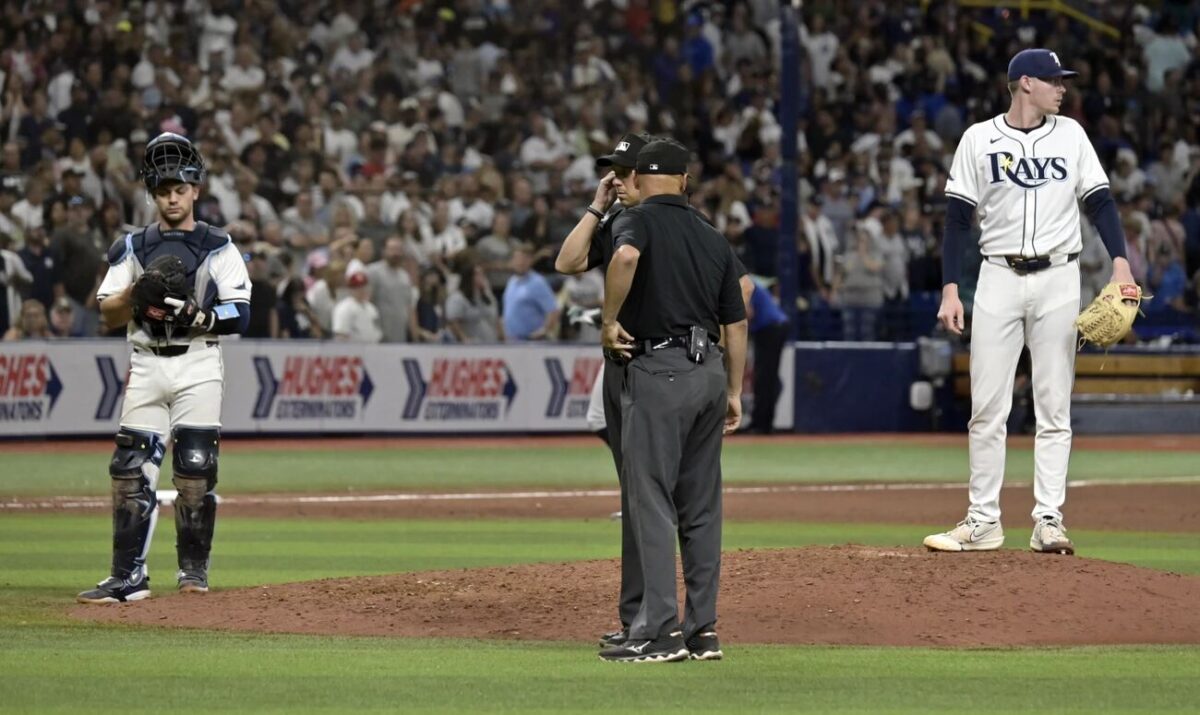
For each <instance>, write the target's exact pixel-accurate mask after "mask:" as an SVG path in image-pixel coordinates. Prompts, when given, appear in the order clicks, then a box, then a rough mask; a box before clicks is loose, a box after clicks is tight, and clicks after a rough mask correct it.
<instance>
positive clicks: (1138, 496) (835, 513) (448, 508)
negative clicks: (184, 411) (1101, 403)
mask: <svg viewBox="0 0 1200 715" xmlns="http://www.w3.org/2000/svg"><path fill="white" fill-rule="evenodd" d="M1002 504H1003V505H1004V509H1005V514H1006V517H1005V520H1006V523H1007V524H1009V525H1010V529H1013V530H1014V533H1020V532H1021V530H1022V529H1024V528H1025V525H1026V521H1027V519H1028V516H1027V515H1028V514H1029V512H1030V510H1031V509H1032V508H1033V490H1032V488H1031V487H1030V486H1028V485H1012V486H1007V487H1005V488H1004V491H1003V497H1002ZM966 507H967V493H966V486H965V485H960V484H929V485H905V484H879V485H863V484H838V485H828V486H821V485H796V486H765V487H758V488H756V487H741V486H737V487H729V488H727V489H726V494H725V517H726V519H728V520H730V521H797V522H817V523H826V524H830V523H846V524H923V525H927V526H930V527H937V528H943V527H945V528H949V527H950V526H951V525H952V524H953V523H954V522H955V521H957V520H958V519H961V518H962V515H963V513H964V512H965V510H966ZM619 508H620V500H619V499H618V497H617V494H616V491H615V490H594V491H590V492H579V491H575V492H553V491H545V492H515V493H513V492H509V493H494V494H489V493H477V494H426V495H422V494H417V493H409V494H375V495H371V494H356V495H346V494H339V495H325V496H322V495H314V494H306V495H282V494H281V495H262V496H236V495H235V496H231V497H228V498H225V499H224V500H223V501H222V504H221V507H220V511H221V514H222V516H247V517H257V516H266V517H285V518H286V517H337V518H354V519H374V518H400V519H411V518H423V519H443V518H444V519H467V518H481V519H487V518H510V519H518V518H561V519H575V518H581V519H597V518H607V516H608V515H609V514H610V513H612V512H613V511H616V510H617V509H619ZM64 509H72V510H77V509H85V510H96V511H102V510H106V509H108V500H107V499H106V498H104V497H92V498H78V497H67V498H56V499H27V500H20V501H18V500H13V499H9V500H0V514H4V513H13V512H16V511H23V512H28V511H60V510H64ZM1066 511H1067V514H1068V525H1069V526H1074V527H1079V528H1086V529H1112V530H1119V531H1159V532H1177V533H1187V532H1200V483H1190V484H1184V483H1180V484H1170V483H1166V484H1138V485H1129V484H1112V485H1101V484H1094V485H1089V486H1086V487H1074V488H1071V489H1069V490H1068V499H1067V507H1066Z"/></svg>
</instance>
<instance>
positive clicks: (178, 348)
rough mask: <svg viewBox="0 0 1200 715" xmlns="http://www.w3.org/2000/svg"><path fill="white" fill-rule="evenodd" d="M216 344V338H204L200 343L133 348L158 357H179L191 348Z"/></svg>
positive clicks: (209, 346)
mask: <svg viewBox="0 0 1200 715" xmlns="http://www.w3.org/2000/svg"><path fill="white" fill-rule="evenodd" d="M216 345H217V341H216V340H205V341H204V342H202V343H188V344H187V345H161V346H158V345H138V346H137V347H135V348H134V350H138V351H140V352H144V353H150V354H151V355H157V356H159V357H179V356H180V355H183V354H184V353H186V352H187V351H189V350H191V349H192V348H195V349H197V350H199V349H201V348H211V347H216Z"/></svg>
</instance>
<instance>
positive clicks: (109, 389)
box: [96, 355, 125, 420]
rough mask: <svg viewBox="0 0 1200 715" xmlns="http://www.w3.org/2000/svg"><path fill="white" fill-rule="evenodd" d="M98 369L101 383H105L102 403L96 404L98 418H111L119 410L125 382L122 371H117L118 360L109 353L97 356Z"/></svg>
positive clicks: (101, 397)
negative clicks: (118, 405) (118, 406)
mask: <svg viewBox="0 0 1200 715" xmlns="http://www.w3.org/2000/svg"><path fill="white" fill-rule="evenodd" d="M96 369H97V370H99V371H100V383H101V384H102V385H103V391H102V392H101V393H100V404H98V405H96V419H97V420H111V419H112V418H113V413H115V412H116V411H117V402H119V401H120V399H121V391H122V390H124V389H125V383H124V382H123V381H122V380H121V373H119V372H117V362H116V361H115V360H113V359H112V357H110V356H108V355H97V356H96Z"/></svg>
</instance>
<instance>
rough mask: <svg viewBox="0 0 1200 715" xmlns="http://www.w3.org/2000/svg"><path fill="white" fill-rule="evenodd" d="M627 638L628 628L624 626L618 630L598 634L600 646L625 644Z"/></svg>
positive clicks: (609, 646)
mask: <svg viewBox="0 0 1200 715" xmlns="http://www.w3.org/2000/svg"><path fill="white" fill-rule="evenodd" d="M627 640H629V628H628V627H625V628H622V629H621V630H619V631H613V632H612V633H605V634H604V635H602V636H600V647H601V648H612V647H613V646H618V645H625V641H627Z"/></svg>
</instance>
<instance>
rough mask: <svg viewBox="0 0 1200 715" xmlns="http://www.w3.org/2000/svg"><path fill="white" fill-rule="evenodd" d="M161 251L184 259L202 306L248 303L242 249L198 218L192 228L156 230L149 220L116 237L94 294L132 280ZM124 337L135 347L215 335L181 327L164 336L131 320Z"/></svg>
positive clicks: (107, 292)
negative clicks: (101, 279) (119, 238)
mask: <svg viewBox="0 0 1200 715" xmlns="http://www.w3.org/2000/svg"><path fill="white" fill-rule="evenodd" d="M164 253H169V254H173V255H177V256H179V257H180V258H181V259H182V260H183V263H184V265H185V266H186V267H187V270H188V275H189V277H192V279H193V283H192V290H193V291H194V293H193V294H194V295H195V296H196V300H197V302H199V303H200V305H201V306H202V307H204V308H205V309H212V308H213V306H214V305H215V304H217V303H227V304H228V303H246V304H249V303H250V277H249V275H248V274H247V272H246V263H245V261H244V260H243V259H242V255H241V253H240V252H239V251H238V250H237V247H236V246H234V245H233V241H232V240H231V239H230V238H229V234H227V233H225V232H224V231H222V230H220V229H217V228H214V227H212V226H208V225H207V224H204V223H202V222H198V223H197V224H196V229H195V230H192V231H160V230H159V228H158V226H157V224H152V225H151V226H148V227H146V228H145V229H142V230H141V231H137V232H135V233H130V234H127V235H126V236H125V238H124V239H122V240H118V241H117V242H116V243H114V244H113V247H112V248H111V249H110V250H109V252H108V263H109V265H108V273H106V274H105V276H104V280H103V281H102V282H101V283H100V288H99V290H97V291H96V296H97V298H98V299H100V300H103V299H104V298H106V297H108V296H110V295H116V294H117V293H120V292H121V291H123V290H125V289H126V288H128V287H129V286H131V285H133V283H134V282H135V281H136V280H137V279H138V278H139V277H140V276H141V275H142V273H144V272H145V267H146V266H147V265H149V263H150V261H151V260H153V259H154V258H156V257H157V256H159V255H162V254H164ZM218 317H220V314H219V313H218ZM128 339H129V342H130V343H132V344H133V345H134V346H138V347H150V346H153V347H162V346H165V345H187V344H188V343H190V342H192V341H193V340H200V339H203V340H209V341H214V340H217V336H216V335H214V334H211V333H209V334H205V333H200V332H199V331H195V330H193V331H187V330H180V331H178V332H176V333H174V334H172V336H171V337H170V338H169V339H168V338H166V337H163V336H156V335H152V334H150V333H149V332H147V330H145V329H144V328H143V327H142V326H140V325H138V324H137V322H136V321H132V320H131V321H129V337H128Z"/></svg>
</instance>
